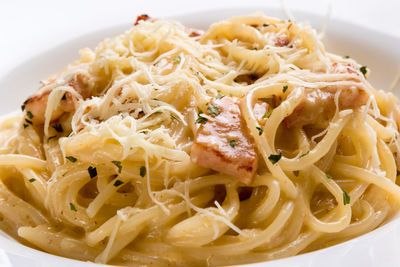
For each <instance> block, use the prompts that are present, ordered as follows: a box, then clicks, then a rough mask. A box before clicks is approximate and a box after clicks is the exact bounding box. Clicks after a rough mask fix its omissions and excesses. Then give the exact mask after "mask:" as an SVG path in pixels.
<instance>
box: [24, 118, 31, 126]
mask: <svg viewBox="0 0 400 267" xmlns="http://www.w3.org/2000/svg"><path fill="white" fill-rule="evenodd" d="M25 121H26V122H27V123H29V124H30V125H33V122H32V121H31V120H28V119H25Z"/></svg>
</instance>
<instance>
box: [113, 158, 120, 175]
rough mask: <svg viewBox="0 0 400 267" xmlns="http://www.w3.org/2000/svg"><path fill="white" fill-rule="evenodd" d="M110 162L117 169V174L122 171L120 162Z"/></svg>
mask: <svg viewBox="0 0 400 267" xmlns="http://www.w3.org/2000/svg"><path fill="white" fill-rule="evenodd" d="M111 162H112V164H114V165H115V166H117V167H118V172H119V173H121V171H122V163H121V161H118V160H113V161H111Z"/></svg>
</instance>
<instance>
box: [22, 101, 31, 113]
mask: <svg viewBox="0 0 400 267" xmlns="http://www.w3.org/2000/svg"><path fill="white" fill-rule="evenodd" d="M28 101H29V99H27V100H25V101H24V103H22V105H21V110H22V111H25V108H26V104H27V103H28Z"/></svg>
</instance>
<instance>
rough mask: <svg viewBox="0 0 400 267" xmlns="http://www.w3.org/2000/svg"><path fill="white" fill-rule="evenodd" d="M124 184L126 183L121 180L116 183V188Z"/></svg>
mask: <svg viewBox="0 0 400 267" xmlns="http://www.w3.org/2000/svg"><path fill="white" fill-rule="evenodd" d="M123 183H124V182H122V181H121V180H116V181H115V183H114V186H115V187H117V186H120V185H121V184H123Z"/></svg>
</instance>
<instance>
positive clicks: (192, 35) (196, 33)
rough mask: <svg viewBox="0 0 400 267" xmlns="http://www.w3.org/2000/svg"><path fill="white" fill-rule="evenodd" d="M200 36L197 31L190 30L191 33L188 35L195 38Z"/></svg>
mask: <svg viewBox="0 0 400 267" xmlns="http://www.w3.org/2000/svg"><path fill="white" fill-rule="evenodd" d="M200 35H201V34H200V33H199V32H198V31H196V30H192V31H190V33H189V37H197V36H200Z"/></svg>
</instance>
